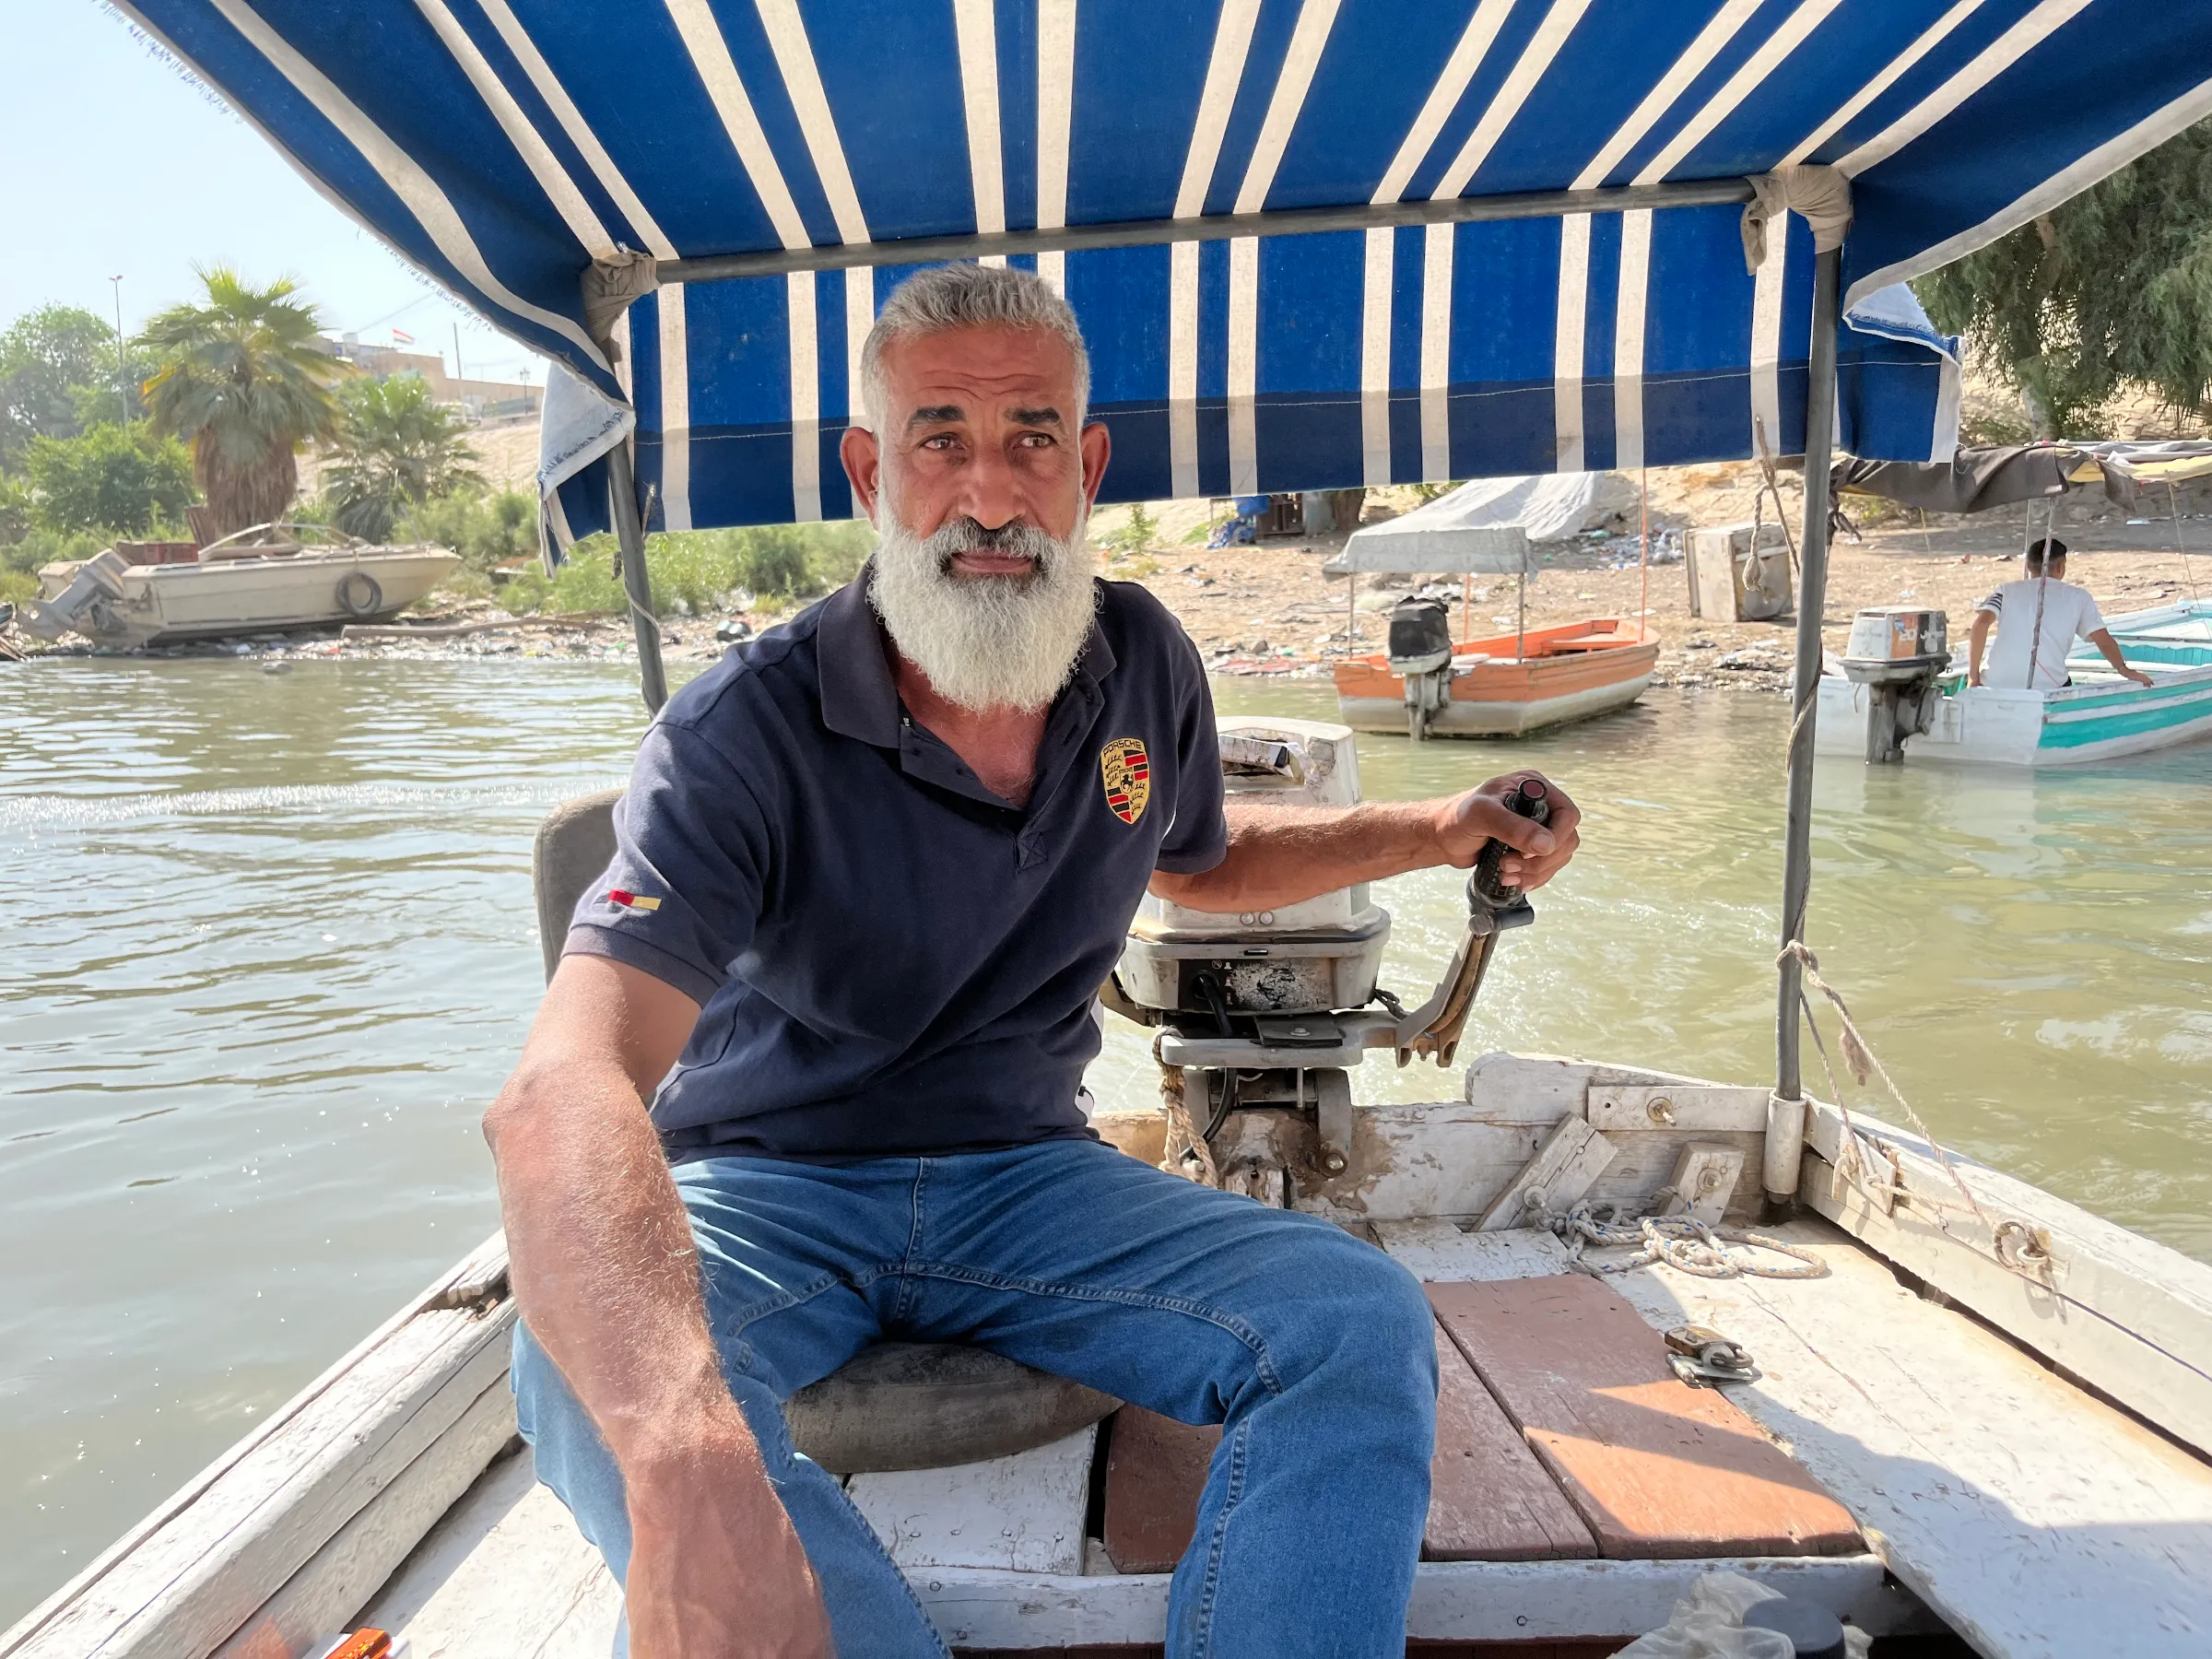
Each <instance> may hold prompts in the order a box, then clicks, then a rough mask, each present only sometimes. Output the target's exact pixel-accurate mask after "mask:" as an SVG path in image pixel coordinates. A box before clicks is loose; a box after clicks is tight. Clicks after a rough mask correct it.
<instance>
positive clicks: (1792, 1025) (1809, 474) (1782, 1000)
mask: <svg viewBox="0 0 2212 1659" xmlns="http://www.w3.org/2000/svg"><path fill="white" fill-rule="evenodd" d="M1842 272H1843V253H1842V250H1841V249H1840V248H1830V249H1828V250H1827V251H1825V252H1823V253H1820V254H1819V255H1818V258H1817V260H1816V261H1815V264H1814V266H1813V339H1812V351H1811V357H1810V361H1809V362H1808V363H1807V365H1806V370H1807V383H1806V399H1805V535H1804V538H1803V545H1802V546H1801V547H1800V549H1799V553H1798V582H1797V662H1796V669H1795V673H1794V676H1793V678H1792V688H1793V693H1794V694H1793V696H1792V698H1791V700H1790V703H1791V722H1790V740H1789V795H1788V806H1787V811H1786V814H1785V817H1784V819H1783V873H1782V947H1781V954H1780V962H1779V973H1780V981H1781V982H1780V984H1779V986H1778V987H1777V996H1776V1000H1775V1009H1774V1100H1775V1104H1776V1110H1775V1111H1774V1112H1771V1113H1770V1115H1769V1128H1768V1134H1769V1135H1770V1137H1771V1136H1772V1135H1774V1134H1775V1133H1776V1129H1777V1127H1778V1126H1786V1125H1787V1124H1791V1123H1795V1124H1798V1125H1799V1127H1798V1130H1797V1136H1798V1140H1797V1143H1796V1144H1794V1145H1793V1146H1791V1147H1788V1148H1781V1147H1769V1148H1768V1151H1767V1159H1766V1166H1765V1168H1766V1174H1765V1178H1764V1180H1763V1182H1762V1184H1763V1186H1764V1188H1765V1191H1766V1194H1767V1199H1768V1202H1769V1204H1770V1205H1771V1206H1778V1207H1786V1206H1789V1205H1791V1204H1792V1203H1794V1201H1795V1198H1796V1185H1797V1182H1796V1175H1797V1169H1798V1164H1799V1155H1800V1154H1801V1152H1802V1137H1803V1133H1804V1131H1803V1127H1802V1124H1803V1119H1804V1111H1805V1107H1804V1099H1805V1092H1804V1079H1803V1076H1802V1073H1801V1070H1800V1064H1799V1063H1800V1060H1801V1058H1802V1044H1803V1038H1804V1023H1803V1020H1802V1018H1801V1015H1800V1006H1801V991H1800V984H1801V982H1802V978H1803V975H1802V971H1801V967H1800V964H1799V962H1798V960H1797V958H1796V956H1795V955H1794V953H1793V952H1792V950H1791V949H1790V947H1791V946H1792V945H1793V944H1797V943H1801V942H1802V940H1803V938H1804V935H1805V912H1806V900H1807V899H1808V897H1809V896H1810V893H1811V889H1812V881H1813V854H1812V828H1813V726H1814V722H1815V720H1816V718H1817V711H1818V707H1819V702H1820V667H1821V661H1822V645H1821V639H1820V624H1821V613H1822V610H1823V609H1824V607H1825V605H1826V602H1827V598H1828V510H1829V466H1830V462H1831V461H1832V459H1833V456H1834V451H1835V438H1836V331H1837V329H1838V328H1839V327H1841V322H1842V303H1841V298H1842V296H1841V290H1842ZM1778 1153H1781V1154H1783V1155H1782V1156H1779V1157H1778V1156H1777V1154H1778Z"/></svg>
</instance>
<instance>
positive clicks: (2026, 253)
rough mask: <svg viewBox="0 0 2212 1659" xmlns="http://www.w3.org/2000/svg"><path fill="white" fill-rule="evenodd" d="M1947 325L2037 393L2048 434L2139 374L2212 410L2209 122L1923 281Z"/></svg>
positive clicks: (2071, 432) (2178, 403)
mask: <svg viewBox="0 0 2212 1659" xmlns="http://www.w3.org/2000/svg"><path fill="white" fill-rule="evenodd" d="M1912 286H1913V289H1914V291H1915V292H1916V293H1918V294H1919V296H1920V300H1921V303H1922V304H1923V305H1924V306H1926V307H1927V309H1928V315H1929V317H1930V319H1932V320H1933V321H1934V323H1935V325H1936V326H1937V327H1938V328H1942V329H1945V330H1947V331H1949V332H1951V333H1955V334H1963V335H1967V336H1968V338H1969V339H1970V340H1971V342H1972V343H1973V345H1974V347H1975V348H1976V349H1977V351H1980V352H1983V353H1986V354H1987V356H1988V357H1989V358H1990V359H1992V360H1993V361H1994V363H1995V364H1996V365H1997V366H1998V368H1999V369H2000V370H2001V371H2002V372H2003V373H2004V374H2005V375H2006V377H2007V378H2008V379H2009V380H2010V381H2011V382H2012V383H2013V384H2015V385H2017V386H2018V387H2019V388H2020V390H2021V391H2022V392H2023V393H2024V394H2026V400H2027V403H2028V407H2029V411H2030V417H2031V418H2033V420H2034V422H2035V425H2036V427H2037V428H2038V432H2039V435H2040V436H2042V437H2047V438H2054V437H2060V436H2075V437H2087V436H2089V435H2090V433H2089V431H2088V426H2087V424H2085V423H2090V422H2093V421H2094V420H2095V418H2096V415H2097V411H2098V410H2099V409H2100V408H2101V407H2102V406H2104V405H2106V404H2107V403H2110V402H2111V401H2112V398H2113V397H2114V395H2116V394H2118V393H2119V392H2120V391H2121V390H2122V389H2123V388H2124V387H2125V386H2127V385H2129V384H2136V385H2141V386H2145V387H2147V388H2149V389H2150V390H2151V391H2152V392H2154V393H2155V394H2157V395H2158V396H2159V399H2160V400H2161V401H2162V402H2164V403H2165V404H2166V405H2167V406H2169V407H2171V408H2172V409H2174V410H2176V411H2179V412H2183V413H2187V414H2191V415H2200V416H2201V415H2203V414H2205V413H2206V411H2207V408H2208V407H2212V122H2204V123H2199V124H2197V125H2195V126H2193V127H2191V128H2189V129H2188V130H2187V131H2185V132H2183V133H2181V134H2178V135H2175V136H2174V137H2172V138H2171V139H2169V140H2168V141H2167V142H2166V143H2164V144H2162V145H2160V146H2159V147H2158V148H2157V149H2155V150H2153V151H2151V152H2150V154H2148V155H2147V156H2145V157H2143V158H2142V159H2140V160H2138V161H2136V162H2135V163H2134V164H2133V165H2131V166H2128V167H2125V168H2123V169H2122V170H2121V171H2118V172H2116V173H2114V174H2112V177H2110V178H2108V179H2106V180H2104V181H2103V182H2100V183H2098V184H2094V185H2092V186H2090V187H2089V188H2088V190H2085V191H2083V192H2082V193H2081V194H2079V195H2077V196H2076V197H2074V198H2073V199H2072V200H2071V201H2069V202H2067V203H2065V205H2064V206H2059V207H2056V208H2053V210H2052V211H2051V212H2049V213H2047V214H2044V215H2042V216H2041V217H2040V218H2037V219H2035V220H2034V221H2033V222H2032V223H2030V224H2027V225H2023V226H2021V227H2020V228H2019V229H2018V230H2015V231H2013V232H2012V233H2011V234H2009V235H2007V236H2004V237H2000V238H1999V239H1998V240H1997V241H1994V242H1992V243H1991V244H1990V245H1989V246H1988V247H1986V248H1983V249H1982V250H1981V251H1980V252H1978V253H1970V254H1968V255H1967V256H1966V257H1965V258H1964V259H1961V260H1959V261H1957V262H1956V263H1955V264H1952V265H1946V266H1945V267H1944V268H1943V269H1942V270H1940V271H1936V272H1934V273H1932V274H1931V275H1929V276H1926V277H1922V278H1921V279H1920V280H1919V281H1918V282H1916V283H1914V284H1913V285H1912Z"/></svg>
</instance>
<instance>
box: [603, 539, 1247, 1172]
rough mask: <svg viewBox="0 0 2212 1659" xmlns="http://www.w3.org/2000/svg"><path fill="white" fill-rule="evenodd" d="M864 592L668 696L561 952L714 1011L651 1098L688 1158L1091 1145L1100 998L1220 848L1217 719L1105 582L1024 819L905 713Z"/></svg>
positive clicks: (1054, 715) (1170, 632)
mask: <svg viewBox="0 0 2212 1659" xmlns="http://www.w3.org/2000/svg"><path fill="white" fill-rule="evenodd" d="M870 573H871V572H869V571H864V572H863V573H862V575H861V577H860V579H859V580H858V581H855V582H853V583H851V584H850V585H849V586H847V587H844V588H842V589H841V590H840V591H839V592H837V593H835V594H831V595H830V597H829V598H828V599H825V600H823V601H822V602H821V603H820V604H818V605H816V606H812V607H811V608H809V609H807V610H806V611H803V612H802V613H800V614H799V615H798V616H797V617H795V618H793V619H792V620H791V621H790V622H788V623H785V624H784V625H782V627H780V628H776V629H771V630H770V631H769V632H767V633H765V634H763V635H761V637H760V638H759V640H757V641H752V642H751V643H749V644H747V645H743V646H740V647H738V648H736V649H735V650H734V651H733V652H732V653H730V654H729V655H728V656H727V657H725V658H724V659H723V661H722V662H720V663H719V664H717V665H715V666H714V667H713V668H712V669H710V670H709V671H708V672H707V673H705V674H703V675H701V676H700V677H699V678H697V679H695V680H693V681H692V682H691V683H690V684H689V685H688V686H686V687H685V688H683V689H682V690H681V691H679V692H677V694H676V696H675V697H674V698H673V699H671V700H670V701H669V703H668V706H667V707H666V708H665V709H664V710H663V711H662V712H661V715H660V717H659V718H658V719H657V720H655V721H654V722H653V725H652V727H651V728H650V729H649V730H648V731H647V732H646V735H645V739H644V742H643V744H642V745H641V747H640V748H639V750H638V759H637V765H636V767H635V769H634V770H633V771H632V772H631V775H630V782H629V789H628V791H627V792H626V793H625V794H624V795H623V797H622V800H621V804H620V805H619V806H618V807H617V809H616V813H615V829H616V837H617V842H618V851H617V853H616V854H615V860H614V863H613V864H612V865H610V866H609V867H608V869H607V871H606V877H604V879H602V880H601V881H600V882H599V883H598V884H597V885H596V886H595V887H594V888H592V889H591V890H590V891H588V892H587V893H586V894H585V895H584V897H583V899H582V901H581V902H580V903H579V904H578V906H577V908H576V913H575V917H574V920H573V923H572V924H571V928H570V931H569V936H568V942H567V946H566V948H567V950H569V951H571V952H584V953H588V954H591V955H596V956H605V957H611V958H613V959H615V960H617V961H619V962H626V963H628V964H629V965H630V966H631V967H633V968H636V969H639V970H641V971H643V972H646V973H649V974H652V975H653V977H654V978H656V979H659V980H663V981H665V982H667V983H669V984H671V985H674V986H675V987H676V988H677V990H679V991H682V992H683V993H685V994H687V995H688V996H690V997H692V998H694V999H696V1000H697V1001H698V1002H699V1003H700V1005H701V1012H700V1018H699V1023H698V1025H697V1026H696V1027H695V1028H694V1029H693V1030H692V1033H691V1041H690V1042H689V1043H688V1045H687V1046H686V1048H685V1050H684V1053H683V1057H682V1058H681V1060H679V1061H678V1062H677V1067H676V1069H675V1070H674V1071H673V1072H671V1073H670V1074H669V1076H668V1077H667V1078H666V1080H665V1081H664V1082H663V1083H662V1085H661V1088H660V1092H659V1094H658V1096H657V1097H656V1099H655V1100H654V1101H653V1123H654V1124H655V1125H656V1126H657V1127H658V1128H659V1130H660V1133H661V1137H662V1140H663V1142H664V1144H665V1146H666V1147H667V1148H668V1150H669V1153H670V1156H671V1157H673V1158H676V1159H685V1158H696V1157H702V1156H713V1155H720V1154H725V1153H735V1154H746V1155H752V1156H766V1157H774V1158H787V1159H801V1160H806V1161H816V1162H834V1161H841V1160H845V1159H862V1158H877V1157H888V1156H908V1157H912V1156H923V1155H928V1154H934V1153H947V1152H959V1151H973V1150H981V1149H983V1148H986V1147H1008V1146H1019V1145H1025V1144H1028V1143H1030V1142H1034V1141H1041V1140H1052V1139H1059V1138H1065V1137H1072V1136H1083V1135H1088V1134H1089V1130H1088V1128H1087V1127H1086V1125H1085V1122H1084V1115H1083V1112H1082V1109H1081V1107H1080V1106H1079V1105H1078V1104H1077V1099H1076V1096H1077V1089H1078V1088H1079V1087H1080V1085H1081V1080H1082V1077H1083V1068H1084V1066H1085V1065H1088V1063H1089V1061H1090V1059H1091V1057H1092V1056H1093V1055H1095V1054H1096V1053H1098V1050H1099V1030H1098V1025H1097V1022H1096V1021H1095V1020H1094V1019H1093V1018H1092V1017H1091V1013H1090V1003H1091V999H1092V997H1093V996H1094V995H1095V994H1097V992H1098V989H1099V987H1100V985H1101V984H1102V983H1104V982H1105V979H1106V976H1107V974H1108V973H1109V972H1110V971H1112V967H1113V965H1114V963H1115V961H1116V960H1117V959H1119V957H1120V954H1121V949H1122V940H1123V935H1124V933H1125V932H1126V930H1127V928H1128V925H1129V922H1130V918H1131V917H1132V916H1134V915H1135V912H1136V905H1137V901H1138V900H1139V899H1141V898H1142V897H1143V895H1144V891H1145V887H1146V884H1147V881H1148V880H1149V879H1150V878H1151V875H1152V872H1153V871H1154V870H1155V869H1160V870H1168V871H1173V872H1177V873H1189V872H1194V871H1199V870H1206V869H1210V868H1211V867H1212V866H1213V865H1216V864H1218V863H1219V862H1220V860H1221V858H1222V856H1223V854H1224V853H1225V852H1226V850H1227V847H1228V829H1227V825H1226V823H1225V822H1224V819H1223V818H1222V811H1221V765H1220V759H1219V755H1218V745H1217V742H1216V738H1215V735H1214V707H1213V698H1212V695H1211V693H1210V691H1209V690H1208V688H1207V686H1206V673H1205V670H1204V668H1203V667H1202V666H1201V665H1200V663H1199V660H1198V653H1197V651H1196V649H1195V648H1194V646H1193V645H1192V643H1191V641H1190V639H1189V636H1187V635H1186V634H1185V633H1184V632H1183V631H1182V626H1181V625H1180V624H1179V623H1177V622H1176V620H1175V619H1174V618H1172V617H1171V616H1170V615H1169V614H1168V612H1167V610H1166V609H1165V608H1164V607H1162V606H1161V605H1160V604H1159V601H1158V600H1157V599H1155V598H1153V597H1152V595H1151V594H1148V593H1147V592H1146V591H1145V590H1144V589H1143V588H1141V587H1137V586H1135V585H1133V584H1130V583H1126V582H1100V583H1099V584H1098V589H1099V612H1098V619H1097V621H1096V623H1095V624H1094V625H1093V627H1092V629H1091V632H1090V637H1089V640H1088V642H1087V643H1086V644H1085V645H1084V647H1083V652H1082V655H1081V657H1080V658H1079V660H1078V661H1077V665H1076V669H1075V673H1074V676H1073V677H1072V678H1071V679H1070V681H1069V683H1068V685H1067V687H1066V688H1065V689H1064V690H1063V691H1062V692H1061V694H1060V696H1059V698H1058V700H1056V701H1054V703H1053V708H1052V712H1051V714H1050V715H1049V717H1048V719H1047V721H1046V724H1045V730H1044V738H1043V742H1042V745H1041V748H1040V750H1039V753H1038V757H1037V779H1036V783H1035V786H1034V788H1033V789H1032V791H1031V793H1030V803H1029V805H1028V806H1027V807H1026V808H1017V807H1014V806H1009V805H1007V803H1006V801H1004V800H1003V799H1001V798H1000V797H999V796H998V795H996V794H994V793H993V792H992V791H991V790H990V789H988V788H986V787H985V786H984V785H983V783H982V782H981V781H979V780H978V779H977V778H976V777H975V775H974V774H973V773H972V772H971V771H969V769H968V767H967V765H966V764H965V763H964V762H963V761H962V760H961V759H959V756H958V755H956V754H955V753H954V752H953V751H952V749H951V748H950V747H948V746H947V745H946V744H945V743H943V742H941V741H939V740H938V738H937V737H936V736H935V735H933V734H932V733H931V732H929V731H928V730H927V729H926V728H924V726H922V725H920V724H917V723H916V722H914V721H912V719H910V718H908V716H907V714H906V712H905V711H904V709H903V708H902V707H901V706H900V701H899V696H898V692H897V690H896V688H895V687H894V685H893V682H892V678H891V669H890V662H889V658H888V654H887V650H886V644H885V637H884V634H883V632H882V629H881V626H880V624H879V623H878V622H877V618H876V614H875V612H874V610H873V609H872V608H871V607H870V606H869V605H868V602H867V596H866V592H865V584H866V582H867V581H868V578H869V575H870Z"/></svg>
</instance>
